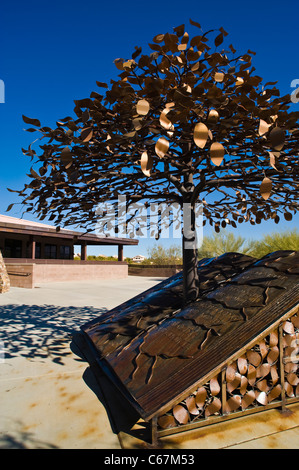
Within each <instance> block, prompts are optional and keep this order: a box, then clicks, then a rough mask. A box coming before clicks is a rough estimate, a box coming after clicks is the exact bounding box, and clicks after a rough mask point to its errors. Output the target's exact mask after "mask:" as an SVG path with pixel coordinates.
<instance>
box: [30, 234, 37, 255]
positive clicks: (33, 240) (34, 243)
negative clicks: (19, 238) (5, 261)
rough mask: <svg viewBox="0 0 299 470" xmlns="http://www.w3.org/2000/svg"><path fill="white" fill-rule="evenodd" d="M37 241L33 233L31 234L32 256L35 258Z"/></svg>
mask: <svg viewBox="0 0 299 470" xmlns="http://www.w3.org/2000/svg"><path fill="white" fill-rule="evenodd" d="M35 247H36V241H35V238H34V236H33V235H31V236H30V258H31V259H35Z"/></svg>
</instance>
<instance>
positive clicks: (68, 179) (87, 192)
mask: <svg viewBox="0 0 299 470" xmlns="http://www.w3.org/2000/svg"><path fill="white" fill-rule="evenodd" d="M190 23H191V25H192V26H194V27H195V28H197V30H196V31H197V32H198V34H196V35H194V36H193V37H189V34H188V33H187V32H186V31H185V26H184V25H180V26H178V27H176V28H174V30H173V33H166V34H158V35H156V36H155V37H154V39H153V42H152V43H151V44H149V47H150V49H151V50H152V52H151V53H150V54H142V50H141V47H136V48H135V51H134V53H133V54H132V57H131V58H130V59H128V60H125V59H117V60H116V61H115V65H116V66H117V68H118V69H119V70H120V74H119V78H118V79H117V80H111V84H110V87H109V86H108V85H107V84H106V83H102V82H97V85H98V86H99V87H100V88H101V89H104V90H105V92H104V93H103V94H99V93H98V92H92V93H91V95H90V97H89V98H86V99H81V100H77V101H75V108H74V112H75V117H71V116H68V117H66V118H64V119H60V120H59V121H57V123H56V126H57V127H56V128H54V129H52V128H50V127H47V126H42V125H41V123H40V122H39V120H38V119H32V118H28V117H25V116H24V117H23V119H24V121H25V123H27V124H29V125H30V126H31V128H29V129H28V131H30V132H32V131H35V130H37V131H38V132H39V133H40V135H41V139H42V142H41V145H40V146H39V149H38V150H37V151H36V150H34V148H33V147H32V145H30V146H29V148H28V149H27V150H24V154H26V155H28V156H30V157H31V159H32V161H33V163H34V166H35V169H34V168H33V167H32V168H31V169H30V173H29V175H28V176H29V178H30V179H31V181H30V182H29V183H28V184H26V185H25V187H24V188H23V189H22V190H21V191H17V192H18V193H19V195H20V197H21V201H22V204H24V205H25V211H31V212H33V213H34V214H35V215H37V216H38V217H39V218H40V219H43V218H45V217H49V220H53V221H54V222H55V223H56V225H58V226H60V225H63V226H65V225H73V224H79V225H80V226H81V227H84V228H86V229H87V230H93V228H94V225H95V223H96V221H97V219H98V216H97V214H96V206H97V204H99V203H101V202H107V201H109V202H110V203H111V204H114V205H115V207H116V208H117V204H118V197H119V196H120V195H122V196H124V195H125V196H126V198H127V204H131V203H132V202H138V201H147V202H148V201H150V202H165V203H166V204H168V205H170V206H171V205H173V204H174V203H178V204H180V205H181V206H183V204H189V205H190V207H191V227H190V228H191V230H190V231H189V233H188V234H187V235H186V234H184V235H183V243H184V245H183V247H184V249H183V271H184V276H183V278H184V293H185V301H189V300H193V299H194V298H196V297H197V295H198V273H197V250H196V248H195V247H193V248H191V249H190V248H186V243H185V242H189V241H190V242H192V241H194V230H193V229H194V226H195V212H194V210H195V204H196V202H197V201H198V202H201V203H202V204H203V212H204V219H205V220H204V223H206V222H208V223H210V224H211V225H212V226H213V227H214V228H215V231H216V232H219V231H220V229H221V228H222V227H226V226H227V225H228V226H230V227H236V225H237V223H241V222H244V221H247V222H249V223H250V224H252V225H254V224H256V223H260V222H261V221H262V220H267V219H273V220H274V221H275V222H276V223H278V222H279V220H280V217H281V216H284V217H285V219H286V220H290V219H291V218H292V213H295V212H296V211H297V210H298V201H297V195H298V189H299V165H298V136H299V129H298V116H299V113H295V112H290V110H289V107H290V104H291V102H290V96H289V95H287V96H283V97H281V96H280V93H279V90H278V89H277V88H276V87H275V83H271V82H268V83H265V84H263V80H262V78H261V77H260V76H258V75H255V74H254V72H255V68H254V67H253V65H252V58H253V56H254V55H255V53H254V52H252V51H250V50H248V51H247V52H246V53H242V54H239V55H238V54H237V53H236V52H237V51H236V50H235V48H234V47H233V46H232V45H231V44H229V45H225V46H224V45H223V43H224V38H225V37H226V36H227V33H226V31H225V30H224V29H223V28H220V29H219V30H214V31H207V32H203V31H202V29H201V26H200V24H199V23H197V22H195V21H192V20H190ZM10 206H11V205H10ZM116 210H117V209H116ZM193 246H194V245H193Z"/></svg>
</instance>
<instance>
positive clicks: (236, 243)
mask: <svg viewBox="0 0 299 470" xmlns="http://www.w3.org/2000/svg"><path fill="white" fill-rule="evenodd" d="M255 246H256V243H255V242H254V241H250V240H246V238H244V237H241V236H235V235H234V234H233V233H232V232H228V233H227V232H226V231H222V232H221V233H219V234H218V233H215V234H214V235H212V236H210V237H204V238H203V244H202V246H201V247H200V248H199V250H198V258H211V257H214V256H220V255H223V254H224V253H228V252H235V253H244V254H247V255H251V254H252V253H253V252H254V250H255Z"/></svg>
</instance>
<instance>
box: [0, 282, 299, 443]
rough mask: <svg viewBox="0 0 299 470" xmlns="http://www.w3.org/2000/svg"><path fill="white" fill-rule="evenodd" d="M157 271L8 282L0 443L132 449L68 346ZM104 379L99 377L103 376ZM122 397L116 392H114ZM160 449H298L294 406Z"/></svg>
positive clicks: (298, 411) (3, 298)
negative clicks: (21, 284)
mask: <svg viewBox="0 0 299 470" xmlns="http://www.w3.org/2000/svg"><path fill="white" fill-rule="evenodd" d="M161 280H162V279H161V278H146V277H138V276H132V277H128V278H126V279H120V280H98V281H89V282H87V281H84V282H64V283H63V282H60V283H47V284H40V285H39V286H38V287H36V288H35V289H22V288H17V287H13V288H11V289H10V291H9V292H7V293H5V294H1V295H0V326H1V328H0V345H1V346H2V354H1V356H0V393H1V401H0V448H2V449H5V448H14V449H16V448H23V449H39V448H42V449H46V448H47V449H55V448H60V449H120V448H126V449H136V448H142V447H144V446H145V444H144V442H143V441H141V440H139V439H137V438H136V437H134V433H127V432H125V431H124V430H123V429H119V430H117V429H115V428H114V426H113V423H112V422H111V417H110V416H109V413H107V410H106V408H105V406H104V404H103V400H102V395H101V393H102V391H101V389H100V387H99V381H101V377H100V378H98V380H96V378H95V376H94V374H93V372H92V370H91V368H90V367H89V364H88V363H87V362H86V360H85V359H84V357H82V355H80V353H79V351H76V347H74V346H72V338H73V335H74V334H75V333H76V331H78V330H79V328H80V326H81V325H82V324H84V323H85V322H87V321H89V320H91V319H93V318H96V317H98V316H99V315H101V313H103V312H105V311H107V310H109V309H111V308H113V307H115V306H117V305H119V304H121V303H122V302H124V301H126V300H128V299H129V298H131V297H133V296H135V295H137V294H138V293H140V292H142V291H144V290H146V289H148V288H150V287H152V286H154V285H155V284H157V283H158V282H160V281H161ZM103 380H104V379H103ZM118 399H119V401H120V402H121V401H122V398H121V397H119V398H118ZM161 446H162V447H163V448H168V449H170V448H173V449H197V448H206V449H207V448H218V449H219V448H298V447H299V405H298V404H296V405H292V406H289V412H288V413H285V414H282V413H281V412H280V411H279V410H278V409H275V410H270V411H267V412H264V413H257V414H255V415H251V416H248V417H244V418H238V419H236V420H232V421H228V422H224V423H221V424H218V425H213V426H210V427H209V428H202V429H201V430H197V431H192V432H191V431H190V432H189V433H183V434H182V435H179V436H177V437H175V436H173V437H171V438H169V437H168V438H167V439H166V438H165V439H164V440H163V439H162V442H161Z"/></svg>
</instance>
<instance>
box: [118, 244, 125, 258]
mask: <svg viewBox="0 0 299 470" xmlns="http://www.w3.org/2000/svg"><path fill="white" fill-rule="evenodd" d="M123 260H124V246H123V245H118V261H123Z"/></svg>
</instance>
